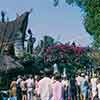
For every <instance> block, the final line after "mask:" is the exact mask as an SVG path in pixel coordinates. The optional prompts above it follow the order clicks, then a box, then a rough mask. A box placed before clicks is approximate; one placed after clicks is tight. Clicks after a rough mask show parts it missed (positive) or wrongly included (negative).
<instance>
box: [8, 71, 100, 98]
mask: <svg viewBox="0 0 100 100" xmlns="http://www.w3.org/2000/svg"><path fill="white" fill-rule="evenodd" d="M10 90H11V92H10V98H11V99H12V100H100V78H99V77H98V78H97V77H96V75H95V74H94V75H93V76H92V77H91V78H90V77H89V76H88V75H86V74H84V73H82V74H80V73H78V74H77V75H73V77H68V76H63V77H61V75H60V74H59V73H55V74H54V75H51V74H50V73H48V72H47V73H46V72H45V73H44V74H43V75H41V76H38V75H35V76H34V77H33V76H32V75H28V76H27V77H26V76H20V75H19V76H18V78H17V80H16V79H13V80H12V82H11V85H10Z"/></svg>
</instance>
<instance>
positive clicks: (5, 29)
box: [0, 12, 30, 43]
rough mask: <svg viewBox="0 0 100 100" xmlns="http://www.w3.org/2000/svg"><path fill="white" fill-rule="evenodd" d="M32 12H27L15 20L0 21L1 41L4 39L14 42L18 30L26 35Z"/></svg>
mask: <svg viewBox="0 0 100 100" xmlns="http://www.w3.org/2000/svg"><path fill="white" fill-rule="evenodd" d="M29 14H30V12H25V13H23V14H22V15H20V16H18V17H17V18H16V19H15V20H13V21H8V22H0V43H1V42H2V40H3V41H6V42H12V41H14V40H15V39H16V32H18V31H20V32H21V33H22V35H23V36H24V35H25V32H26V28H27V25H28V16H29Z"/></svg>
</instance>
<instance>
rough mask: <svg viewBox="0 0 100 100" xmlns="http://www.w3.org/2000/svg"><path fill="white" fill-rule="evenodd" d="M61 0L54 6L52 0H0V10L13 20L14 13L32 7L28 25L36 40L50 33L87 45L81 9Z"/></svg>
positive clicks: (58, 38)
mask: <svg viewBox="0 0 100 100" xmlns="http://www.w3.org/2000/svg"><path fill="white" fill-rule="evenodd" d="M63 1H64V0H61V2H60V5H59V6H58V7H56V8H55V7H54V6H53V0H0V10H4V11H5V12H6V15H7V16H8V17H9V19H10V20H13V19H15V18H16V13H19V14H21V13H23V12H24V11H27V10H30V8H33V12H32V14H31V15H30V17H29V25H28V27H30V28H31V29H32V32H33V35H34V36H35V37H36V38H37V42H38V41H39V40H40V39H42V38H43V36H44V35H50V36H53V37H54V38H55V39H56V40H59V41H62V42H67V41H75V42H77V43H78V44H80V45H81V46H87V45H89V44H90V43H91V37H90V36H89V35H88V33H86V31H85V29H84V26H83V24H82V23H83V20H82V12H81V10H80V9H79V8H78V7H76V6H73V7H72V6H68V5H67V4H65V3H64V2H63Z"/></svg>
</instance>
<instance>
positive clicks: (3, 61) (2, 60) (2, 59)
mask: <svg viewBox="0 0 100 100" xmlns="http://www.w3.org/2000/svg"><path fill="white" fill-rule="evenodd" d="M23 69H24V67H23V66H22V65H21V64H20V63H18V62H17V61H15V60H14V59H13V58H11V57H10V56H7V55H4V56H3V55H0V73H9V72H10V71H11V70H13V71H14V72H15V71H17V70H23ZM12 73H13V72H12Z"/></svg>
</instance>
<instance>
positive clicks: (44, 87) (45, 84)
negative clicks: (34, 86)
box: [38, 72, 52, 100]
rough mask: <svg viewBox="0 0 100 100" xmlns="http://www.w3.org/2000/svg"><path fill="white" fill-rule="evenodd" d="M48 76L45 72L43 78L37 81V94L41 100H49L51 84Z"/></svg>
mask: <svg viewBox="0 0 100 100" xmlns="http://www.w3.org/2000/svg"><path fill="white" fill-rule="evenodd" d="M48 75H50V74H49V72H45V75H44V77H43V78H42V79H41V80H40V81H39V89H38V93H39V96H40V99H41V100H51V96H52V82H51V79H50V78H49V77H48Z"/></svg>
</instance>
